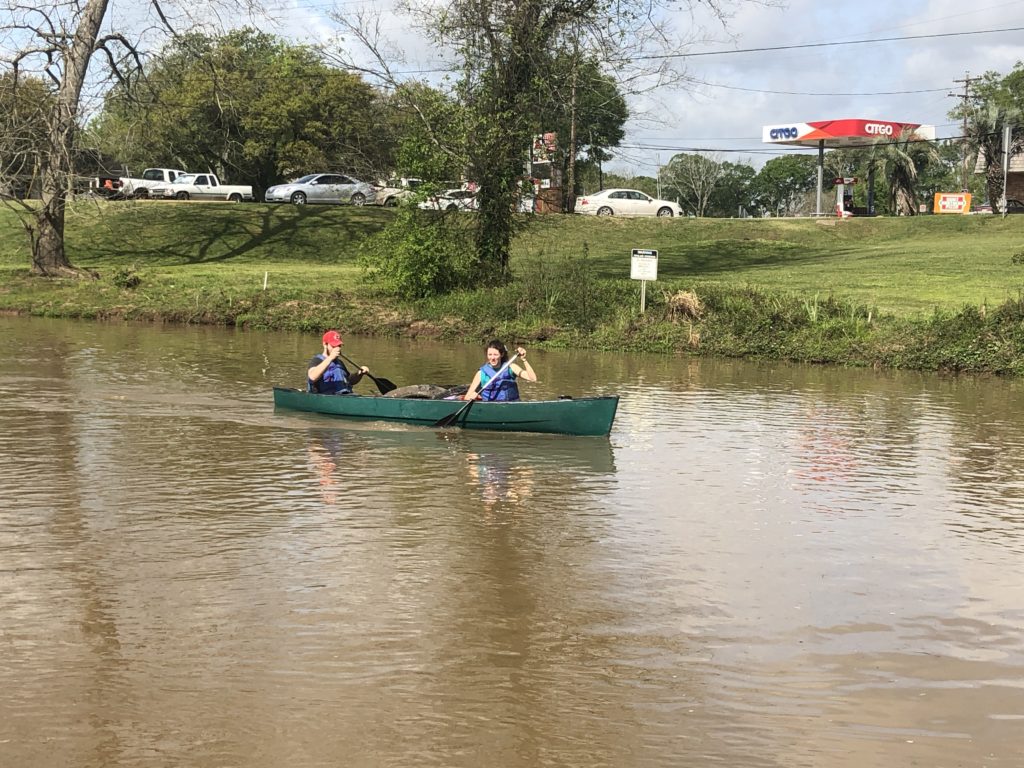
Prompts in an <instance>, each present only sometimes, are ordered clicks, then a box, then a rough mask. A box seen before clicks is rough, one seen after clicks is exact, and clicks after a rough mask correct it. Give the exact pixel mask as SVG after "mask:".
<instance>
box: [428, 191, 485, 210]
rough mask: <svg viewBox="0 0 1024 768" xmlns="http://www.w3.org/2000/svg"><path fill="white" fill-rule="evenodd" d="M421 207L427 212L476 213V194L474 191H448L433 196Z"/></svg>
mask: <svg viewBox="0 0 1024 768" xmlns="http://www.w3.org/2000/svg"><path fill="white" fill-rule="evenodd" d="M419 207H420V208H423V209H424V210H427V211H475V210H476V192H475V191H474V190H472V189H446V190H445V191H444V192H442V193H441V194H439V195H431V196H430V197H428V198H427V199H426V200H424V201H423V202H422V203H420V204H419Z"/></svg>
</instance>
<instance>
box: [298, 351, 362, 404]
mask: <svg viewBox="0 0 1024 768" xmlns="http://www.w3.org/2000/svg"><path fill="white" fill-rule="evenodd" d="M314 359H315V360H319V361H320V362H323V361H324V360H325V359H327V356H326V355H316V357H315V358H314ZM306 390H307V391H309V392H319V393H320V394H321V395H348V394H351V393H352V385H351V384H349V383H348V369H347V368H346V367H345V366H344V365H342V364H341V363H340V362H338V361H337V360H332V361H331V364H330V365H328V366H327V370H326V371H324V375H323V376H321V377H320V378H319V379H317V380H316V381H311V380H310V379H306Z"/></svg>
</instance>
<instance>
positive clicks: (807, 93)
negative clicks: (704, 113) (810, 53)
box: [696, 81, 946, 96]
mask: <svg viewBox="0 0 1024 768" xmlns="http://www.w3.org/2000/svg"><path fill="white" fill-rule="evenodd" d="M696 84H697V85H706V86H708V87H710V88H725V89H727V90H730V91H746V92H747V93H770V94H774V95H781V96H900V95H903V94H910V93H940V92H942V91H944V90H946V89H945V88H921V89H918V90H912V91H863V92H858V93H826V92H823V91H770V90H764V89H761V88H745V87H743V86H741V85H726V84H725V83H703V82H699V81H698V82H697V83H696Z"/></svg>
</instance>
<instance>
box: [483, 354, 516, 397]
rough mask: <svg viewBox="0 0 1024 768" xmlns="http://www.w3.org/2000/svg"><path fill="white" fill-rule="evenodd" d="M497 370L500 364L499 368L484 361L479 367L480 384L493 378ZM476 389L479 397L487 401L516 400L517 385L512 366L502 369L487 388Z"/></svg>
mask: <svg viewBox="0 0 1024 768" xmlns="http://www.w3.org/2000/svg"><path fill="white" fill-rule="evenodd" d="M499 370H500V366H499V368H493V367H491V364H490V363H485V364H484V365H483V367H482V368H481V369H480V386H481V387H483V386H484V384H486V383H487V382H488V381H490V380H491V379H493V378H494V377H495V376H496V375H497V373H498V371H499ZM478 391H480V397H481V398H482V399H484V400H488V401H493V402H512V401H513V400H518V399H519V385H518V384H516V375H515V374H514V373H513V372H512V366H509V367H508V368H506V369H505V370H504V371H502V373H501V376H500V377H499V378H498V380H497V381H496V382H494V383H493V384H491V386H489V387H488V388H487V389H483V390H478Z"/></svg>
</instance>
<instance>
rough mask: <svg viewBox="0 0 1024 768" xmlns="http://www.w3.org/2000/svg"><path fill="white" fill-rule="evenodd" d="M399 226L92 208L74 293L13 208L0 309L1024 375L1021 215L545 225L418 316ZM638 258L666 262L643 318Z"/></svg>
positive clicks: (72, 235)
mask: <svg viewBox="0 0 1024 768" xmlns="http://www.w3.org/2000/svg"><path fill="white" fill-rule="evenodd" d="M393 215H394V212H393V211H389V210H381V209H376V208H341V209H339V208H310V207H307V208H302V209H297V208H293V207H291V206H266V205H241V206H231V205H204V204H196V203H183V204H176V203H158V202H149V203H146V202H143V203H99V204H97V203H83V204H78V205H76V206H75V207H74V208H73V209H72V212H71V214H70V216H69V219H68V238H67V242H68V252H69V256H70V258H71V261H72V262H73V263H74V264H75V265H76V266H81V267H88V268H90V269H93V270H96V271H97V272H99V273H100V275H101V279H99V280H95V281H88V280H83V281H75V280H40V279H37V278H32V277H30V276H29V275H28V272H27V264H28V254H27V243H26V241H25V238H24V235H23V233H22V231H21V229H20V226H19V224H18V223H17V221H16V219H15V218H14V216H13V214H12V213H11V212H9V211H7V210H4V209H0V234H2V237H0V275H2V286H0V310H4V311H11V312H25V313H31V314H38V315H48V316H65V317H82V318H111V317H115V318H130V319H153V320H166V321H174V322H204V323H224V324H245V325H250V326H253V327H262V328H290V329H296V330H309V331H315V330H317V329H321V328H323V327H324V326H327V325H341V326H343V327H345V328H346V329H349V330H351V331H352V332H361V333H377V334H391V335H417V334H428V335H432V336H438V337H442V338H451V339H461V340H467V341H479V340H481V339H483V338H484V337H486V336H488V335H490V334H499V335H503V336H505V337H507V338H510V339H517V340H524V341H528V340H529V341H543V342H546V343H548V344H552V345H567V344H580V345H584V346H592V347H603V348H618V349H644V350H658V351H666V352H670V351H687V352H693V353H698V354H717V355H730V356H753V357H768V358H785V359H794V360H813V361H822V362H838V363H848V364H856V365H883V366H895V367H914V368H924V369H953V370H973V371H995V372H1007V373H1017V374H1020V373H1024V330H1022V327H1024V326H1022V323H1021V316H1022V314H1024V311H1022V309H1021V291H1022V290H1024V264H1021V263H1018V262H1019V261H1022V260H1024V257H1022V258H1016V259H1015V258H1014V254H1017V253H1020V252H1022V251H1024V217H1009V218H1007V219H1006V220H1002V219H1000V218H998V217H992V216H988V217H983V216H974V217H948V218H943V217H935V216H929V217H921V218H913V219H863V220H850V221H836V220H833V219H830V220H826V221H813V220H693V219H688V220H679V219H677V220H670V221H665V220H659V219H650V220H625V219H594V218H584V217H565V216H551V217H537V218H535V219H531V220H530V221H528V222H526V223H525V224H524V226H523V229H522V231H521V232H520V234H519V235H518V237H517V239H516V242H515V248H514V254H513V269H514V271H515V274H516V280H515V281H514V282H513V283H512V284H511V285H508V286H505V287H503V288H500V289H496V290H481V291H475V292H469V293H462V294H456V295H452V296H446V297H443V298H440V299H434V300H428V301H422V302H415V303H410V302H398V301H396V300H394V299H391V298H389V297H385V296H380V295H377V294H376V293H375V291H374V287H373V286H372V285H367V284H365V283H363V282H361V280H360V270H359V268H358V267H357V265H356V258H357V255H358V252H359V246H360V244H361V243H362V242H363V241H364V240H365V239H366V238H367V237H368V236H370V235H372V234H373V233H374V232H377V231H379V230H380V229H381V228H382V227H383V226H385V225H386V224H387V222H388V221H389V220H390V219H391V217H392V216H393ZM637 247H641V248H656V249H658V251H659V269H658V271H659V280H658V281H657V282H656V283H652V284H649V285H648V311H647V312H646V314H644V315H642V316H641V315H640V313H639V284H637V283H635V282H633V281H630V280H629V279H628V275H629V251H630V249H631V248H637ZM264 278H266V281H267V288H266V290H264V289H263V285H264Z"/></svg>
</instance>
